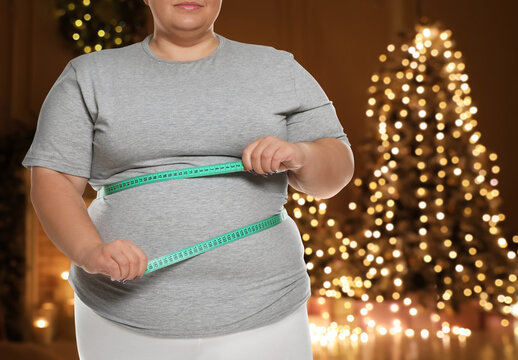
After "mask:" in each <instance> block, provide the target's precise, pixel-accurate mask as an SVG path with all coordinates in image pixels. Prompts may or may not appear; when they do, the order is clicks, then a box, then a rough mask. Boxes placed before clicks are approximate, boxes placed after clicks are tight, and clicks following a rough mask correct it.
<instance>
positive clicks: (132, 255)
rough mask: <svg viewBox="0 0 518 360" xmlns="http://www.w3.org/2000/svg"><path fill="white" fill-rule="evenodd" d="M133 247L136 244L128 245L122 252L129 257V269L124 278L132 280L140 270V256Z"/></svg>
mask: <svg viewBox="0 0 518 360" xmlns="http://www.w3.org/2000/svg"><path fill="white" fill-rule="evenodd" d="M135 247H136V245H132V246H128V247H127V248H126V249H125V252H124V254H125V255H126V257H127V258H128V259H129V271H128V275H127V276H126V280H133V279H134V278H136V277H137V276H138V273H139V271H140V258H139V256H138V255H137V251H136V249H135Z"/></svg>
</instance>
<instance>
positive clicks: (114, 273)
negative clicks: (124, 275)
mask: <svg viewBox="0 0 518 360" xmlns="http://www.w3.org/2000/svg"><path fill="white" fill-rule="evenodd" d="M107 261H108V263H107V265H106V267H107V268H108V276H110V279H111V280H112V281H115V280H119V279H120V278H121V270H120V267H119V264H118V263H117V261H115V259H113V258H111V257H109V258H108V260H107Z"/></svg>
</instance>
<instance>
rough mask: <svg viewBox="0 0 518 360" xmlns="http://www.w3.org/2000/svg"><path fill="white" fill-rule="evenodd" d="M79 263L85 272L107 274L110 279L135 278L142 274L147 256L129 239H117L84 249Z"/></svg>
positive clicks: (145, 266)
mask: <svg viewBox="0 0 518 360" xmlns="http://www.w3.org/2000/svg"><path fill="white" fill-rule="evenodd" d="M80 264H81V268H83V270H85V271H86V272H87V273H89V274H104V275H108V276H109V277H110V278H111V280H112V281H115V280H117V281H121V280H135V278H137V277H139V278H140V277H141V276H142V275H144V272H145V271H146V268H147V256H146V254H145V253H144V251H142V249H141V248H139V247H138V246H137V245H135V243H133V242H132V241H131V240H121V239H117V240H114V241H111V242H108V243H99V244H95V245H93V246H92V247H89V248H88V249H86V250H85V251H84V253H83V255H82V258H81V261H80Z"/></svg>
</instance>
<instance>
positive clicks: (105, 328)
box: [74, 295, 313, 360]
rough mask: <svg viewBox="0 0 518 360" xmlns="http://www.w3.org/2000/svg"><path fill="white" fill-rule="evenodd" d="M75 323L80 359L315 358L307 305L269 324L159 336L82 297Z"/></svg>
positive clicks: (257, 359) (249, 359) (259, 359)
mask: <svg viewBox="0 0 518 360" xmlns="http://www.w3.org/2000/svg"><path fill="white" fill-rule="evenodd" d="M74 300H75V307H74V313H75V327H76V340H77V349H78V353H79V358H80V359H81V360H119V359H121V360H122V359H123V360H137V359H138V360H142V359H161V360H223V359H224V360H238V359H239V360H242V359H247V360H266V359H267V360H312V359H313V354H312V349H311V335H310V332H309V320H308V314H307V309H306V304H304V305H303V306H301V307H300V308H299V309H297V310H296V311H295V312H294V313H292V314H290V315H288V316H287V317H285V318H283V319H281V320H279V321H277V322H275V323H273V324H269V325H266V326H262V327H259V328H255V329H251V330H246V331H242V332H237V333H233V334H227V335H221V336H214V337H203V338H190V339H178V338H160V337H153V336H149V335H146V334H139V333H137V332H134V331H130V330H127V329H125V328H123V327H121V326H119V325H116V324H113V323H111V322H110V321H109V320H107V319H105V318H103V317H102V316H99V315H97V314H96V313H95V312H94V311H93V310H92V309H90V308H89V307H88V306H86V305H85V304H84V303H83V302H82V301H81V300H80V299H79V297H78V296H77V295H75V296H74Z"/></svg>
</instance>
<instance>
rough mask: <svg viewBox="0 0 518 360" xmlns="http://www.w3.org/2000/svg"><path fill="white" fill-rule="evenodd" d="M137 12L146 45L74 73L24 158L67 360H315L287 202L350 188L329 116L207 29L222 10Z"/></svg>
mask: <svg viewBox="0 0 518 360" xmlns="http://www.w3.org/2000/svg"><path fill="white" fill-rule="evenodd" d="M144 1H145V3H146V4H147V5H148V6H149V8H150V10H151V13H152V14H153V19H154V31H153V33H152V34H149V35H148V36H147V37H146V38H145V39H143V40H142V41H140V42H137V43H134V44H131V45H127V46H124V47H122V48H115V49H104V50H101V51H97V52H92V53H88V54H83V55H80V56H78V57H75V58H73V59H72V60H70V61H69V62H68V63H67V65H66V66H65V68H64V69H63V71H62V72H61V74H60V76H59V77H58V78H57V80H56V82H55V83H54V84H53V86H52V88H51V89H50V91H49V93H48V94H47V96H46V98H45V100H44V102H43V105H42V108H41V110H40V113H39V117H38V123H37V128H36V133H35V136H34V139H33V142H32V144H31V147H30V148H29V150H28V152H27V154H26V156H25V158H24V159H23V162H22V164H23V166H25V167H26V168H30V169H31V200H32V204H33V206H34V209H35V211H36V213H37V215H38V217H39V219H40V221H41V224H42V226H43V228H44V230H45V232H46V234H47V235H48V236H49V238H50V239H51V241H52V242H53V243H54V244H55V245H56V247H57V248H58V249H59V250H61V251H62V252H63V253H64V254H65V255H66V256H68V257H69V258H70V260H71V266H70V272H69V279H68V281H69V283H70V285H71V286H72V288H73V290H74V292H75V326H76V339H77V346H78V352H79V356H80V358H81V359H82V360H104V359H106V360H108V359H110V360H113V359H125V360H131V359H139V360H140V359H154V358H160V359H189V360H192V359H199V360H201V359H204V360H205V359H207V360H208V359H210V360H217V359H225V360H233V359H240V360H241V359H269V360H275V359H279V360H280V359H283V360H284V359H294V360H295V359H296V360H305V359H312V353H311V348H312V346H311V339H310V332H309V323H308V316H307V310H306V303H307V301H308V299H309V297H310V295H311V289H310V282H309V276H308V274H307V271H306V264H305V262H304V247H303V244H302V241H301V236H300V232H299V230H298V228H297V225H296V223H295V221H294V220H293V219H292V218H291V217H290V216H289V214H287V212H286V209H285V208H284V204H285V203H286V201H287V198H288V192H287V188H288V185H291V186H292V187H293V188H294V189H296V190H298V191H301V192H304V193H307V194H311V195H313V196H315V197H318V198H323V199H327V198H330V197H332V196H334V195H335V194H337V193H338V192H339V191H340V190H341V189H343V188H344V187H345V186H346V184H347V183H348V182H349V181H350V179H351V177H352V174H353V168H354V164H353V155H352V152H351V148H350V143H349V140H348V138H347V136H346V134H345V133H344V131H343V127H342V125H341V124H340V121H339V120H338V118H337V115H336V111H335V108H334V107H333V104H332V102H331V101H330V100H329V99H328V97H327V96H326V94H325V93H324V91H323V90H322V88H321V87H320V86H319V84H318V83H317V81H316V80H315V79H314V78H313V77H312V76H311V74H309V73H308V72H307V71H306V70H305V69H304V68H303V67H302V66H301V65H300V64H299V63H298V62H297V61H296V60H295V59H294V56H293V54H292V53H290V52H288V51H285V50H279V49H276V48H274V47H271V46H265V45H259V44H250V43H244V42H239V41H236V40H232V39H230V38H227V37H225V36H223V35H221V34H219V33H215V32H214V22H215V20H216V18H217V16H218V14H219V12H220V9H221V5H222V2H221V0H196V1H190V2H188V3H185V2H182V0H144ZM87 183H89V184H90V185H91V186H92V188H93V189H94V190H96V191H97V192H98V196H97V198H96V199H95V200H93V201H92V203H91V204H90V205H89V206H88V208H87V207H86V206H85V203H84V201H83V199H82V195H83V192H84V190H85V187H86V184H87Z"/></svg>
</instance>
